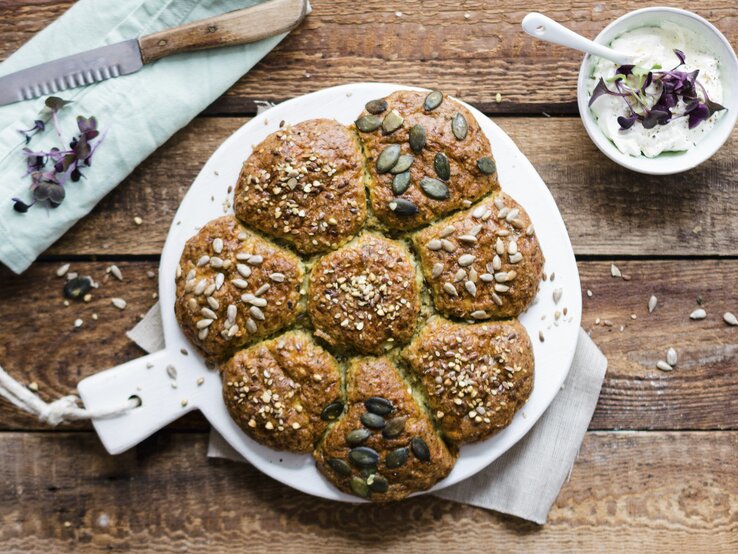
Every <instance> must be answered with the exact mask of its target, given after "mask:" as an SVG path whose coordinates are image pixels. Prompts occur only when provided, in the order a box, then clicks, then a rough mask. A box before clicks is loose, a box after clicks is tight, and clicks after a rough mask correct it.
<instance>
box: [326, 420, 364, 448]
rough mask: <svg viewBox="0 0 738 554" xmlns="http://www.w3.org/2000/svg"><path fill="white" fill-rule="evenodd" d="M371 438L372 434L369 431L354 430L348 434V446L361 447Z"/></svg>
mask: <svg viewBox="0 0 738 554" xmlns="http://www.w3.org/2000/svg"><path fill="white" fill-rule="evenodd" d="M334 419H335V418H334ZM371 436H372V432H371V431H370V430H369V429H363V428H362V429H354V430H353V431H351V432H349V433H347V434H346V444H348V445H349V446H359V445H360V444H361V443H362V442H364V441H365V440H366V439H368V438H369V437H371Z"/></svg>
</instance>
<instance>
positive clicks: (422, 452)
mask: <svg viewBox="0 0 738 554" xmlns="http://www.w3.org/2000/svg"><path fill="white" fill-rule="evenodd" d="M410 448H411V449H412V451H413V454H415V457H416V458H417V459H418V460H420V461H421V462H430V448H428V445H427V444H426V443H425V441H424V440H423V439H421V438H420V437H414V438H413V440H411V441H410Z"/></svg>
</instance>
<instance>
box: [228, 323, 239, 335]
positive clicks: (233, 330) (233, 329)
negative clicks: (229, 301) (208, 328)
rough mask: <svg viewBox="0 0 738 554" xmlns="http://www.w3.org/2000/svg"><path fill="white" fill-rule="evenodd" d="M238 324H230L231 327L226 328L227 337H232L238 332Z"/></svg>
mask: <svg viewBox="0 0 738 554" xmlns="http://www.w3.org/2000/svg"><path fill="white" fill-rule="evenodd" d="M238 330H239V329H238V325H231V328H230V329H228V338H233V337H235V336H236V334H237V333H238Z"/></svg>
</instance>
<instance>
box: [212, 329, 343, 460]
mask: <svg viewBox="0 0 738 554" xmlns="http://www.w3.org/2000/svg"><path fill="white" fill-rule="evenodd" d="M221 370H222V379H223V400H224V401H225V404H226V407H227V408H228V413H230V415H231V417H232V418H233V420H234V421H235V422H236V423H237V424H238V426H239V427H240V428H241V429H243V431H244V432H245V433H246V434H247V435H249V436H250V437H251V438H252V439H254V440H255V441H257V442H260V443H261V444H264V445H266V446H269V447H271V448H275V449H277V450H288V451H290V452H311V451H312V450H313V448H314V446H315V443H316V442H317V441H318V439H320V437H321V436H322V435H323V433H324V432H325V429H326V427H327V425H328V420H327V419H325V420H324V419H321V412H322V411H323V410H324V408H325V407H326V406H327V405H328V404H330V403H331V402H334V401H335V400H336V399H339V398H340V395H341V374H340V370H339V367H338V363H337V362H336V360H335V359H334V358H333V356H331V355H330V354H329V353H328V352H326V351H325V350H323V349H322V348H321V347H320V346H318V345H317V344H315V343H314V342H313V340H312V338H311V337H310V335H308V334H307V333H305V332H301V331H291V332H288V333H285V334H284V335H281V336H279V337H277V338H275V339H272V340H269V341H264V342H261V343H259V344H256V345H254V346H252V347H251V348H248V349H246V350H241V351H240V352H238V353H236V354H235V355H234V356H233V357H232V358H230V359H229V360H228V361H227V362H226V363H225V364H223V366H222V368H221Z"/></svg>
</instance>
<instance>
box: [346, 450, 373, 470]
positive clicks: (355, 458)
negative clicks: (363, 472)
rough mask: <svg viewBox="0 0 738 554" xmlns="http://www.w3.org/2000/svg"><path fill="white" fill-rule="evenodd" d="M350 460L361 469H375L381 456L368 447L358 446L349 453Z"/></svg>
mask: <svg viewBox="0 0 738 554" xmlns="http://www.w3.org/2000/svg"><path fill="white" fill-rule="evenodd" d="M349 460H351V461H352V462H353V463H355V464H356V465H357V466H359V467H373V466H376V465H377V462H379V454H377V452H376V450H374V449H372V448H369V447H367V446H357V447H356V448H353V449H351V451H350V452H349Z"/></svg>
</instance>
